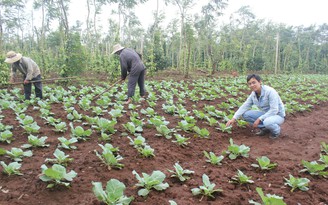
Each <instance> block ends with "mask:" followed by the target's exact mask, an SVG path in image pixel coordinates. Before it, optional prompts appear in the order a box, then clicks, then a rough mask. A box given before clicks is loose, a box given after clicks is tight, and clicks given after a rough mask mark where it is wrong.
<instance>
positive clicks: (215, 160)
mask: <svg viewBox="0 0 328 205" xmlns="http://www.w3.org/2000/svg"><path fill="white" fill-rule="evenodd" d="M203 153H204V155H205V157H206V158H207V160H206V161H207V162H209V163H211V164H214V165H221V161H222V160H223V158H224V156H222V155H220V156H216V155H215V154H214V153H213V152H210V153H208V152H206V151H203Z"/></svg>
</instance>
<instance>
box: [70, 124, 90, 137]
mask: <svg viewBox="0 0 328 205" xmlns="http://www.w3.org/2000/svg"><path fill="white" fill-rule="evenodd" d="M69 125H70V127H71V137H75V138H77V139H78V140H80V139H81V140H84V141H86V140H87V139H88V137H90V135H91V134H92V130H91V129H88V130H84V129H83V127H81V126H76V127H75V128H74V127H73V123H70V124H69Z"/></svg>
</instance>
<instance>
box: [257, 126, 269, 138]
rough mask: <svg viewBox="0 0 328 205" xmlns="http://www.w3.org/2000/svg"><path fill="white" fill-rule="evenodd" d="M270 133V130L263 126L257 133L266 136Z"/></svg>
mask: <svg viewBox="0 0 328 205" xmlns="http://www.w3.org/2000/svg"><path fill="white" fill-rule="evenodd" d="M269 133H270V130H268V129H266V128H261V129H260V131H258V132H256V133H255V135H257V136H264V135H267V134H269Z"/></svg>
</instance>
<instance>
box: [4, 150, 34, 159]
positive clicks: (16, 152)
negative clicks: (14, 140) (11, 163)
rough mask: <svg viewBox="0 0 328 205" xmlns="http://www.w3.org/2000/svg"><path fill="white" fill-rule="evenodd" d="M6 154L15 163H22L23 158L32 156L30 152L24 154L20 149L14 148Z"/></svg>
mask: <svg viewBox="0 0 328 205" xmlns="http://www.w3.org/2000/svg"><path fill="white" fill-rule="evenodd" d="M6 154H7V155H8V156H9V157H10V158H12V159H13V160H15V161H16V162H20V161H22V158H23V157H31V156H32V155H33V153H32V151H31V150H28V151H25V152H24V151H23V150H22V149H21V148H16V147H13V148H11V150H10V151H6Z"/></svg>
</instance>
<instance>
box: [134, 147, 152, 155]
mask: <svg viewBox="0 0 328 205" xmlns="http://www.w3.org/2000/svg"><path fill="white" fill-rule="evenodd" d="M137 150H138V152H139V153H140V154H141V155H142V156H144V157H154V156H155V154H154V149H153V148H151V147H150V146H149V145H145V146H143V147H138V148H137Z"/></svg>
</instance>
